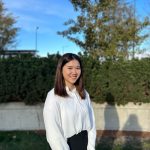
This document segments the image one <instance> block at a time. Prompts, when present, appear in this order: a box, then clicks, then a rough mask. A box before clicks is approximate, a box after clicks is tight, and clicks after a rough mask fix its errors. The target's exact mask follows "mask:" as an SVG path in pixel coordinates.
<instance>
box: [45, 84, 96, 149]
mask: <svg viewBox="0 0 150 150" xmlns="http://www.w3.org/2000/svg"><path fill="white" fill-rule="evenodd" d="M66 91H67V93H68V95H69V96H68V97H61V96H58V95H55V94H54V89H52V90H51V91H50V92H49V93H48V95H47V98H46V101H45V105H44V110H43V116H44V123H45V129H46V137H47V141H48V143H49V144H50V147H51V148H52V150H70V148H69V146H68V144H67V138H69V137H71V136H73V135H75V134H78V133H79V132H81V131H82V130H87V131H88V146H87V150H95V139H96V129H95V119H94V113H93V108H92V105H91V102H90V98H89V94H88V93H87V92H86V98H85V100H81V98H80V96H79V94H78V92H77V91H76V89H73V90H72V91H69V89H68V88H67V87H66Z"/></svg>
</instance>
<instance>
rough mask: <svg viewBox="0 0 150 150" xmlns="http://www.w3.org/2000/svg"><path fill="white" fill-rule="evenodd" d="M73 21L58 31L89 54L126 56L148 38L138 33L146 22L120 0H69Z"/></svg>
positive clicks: (148, 23)
mask: <svg viewBox="0 0 150 150" xmlns="http://www.w3.org/2000/svg"><path fill="white" fill-rule="evenodd" d="M70 1H71V3H72V5H73V7H74V9H75V11H77V12H79V15H78V16H77V18H76V20H73V19H70V20H68V21H67V22H65V25H66V26H69V27H68V29H66V30H64V31H59V32H58V34H59V35H62V36H64V37H66V38H68V39H69V40H71V41H72V42H74V43H76V44H77V45H78V46H80V47H81V48H82V49H83V51H84V52H86V53H88V54H90V55H92V56H93V57H100V56H103V57H109V58H116V57H120V56H121V57H122V56H123V57H128V55H129V53H130V52H131V51H133V50H134V51H135V48H136V49H138V45H139V44H140V43H141V42H143V40H144V39H145V38H147V37H148V33H146V34H143V35H142V34H140V33H141V32H142V31H143V29H145V28H146V27H147V26H149V25H150V22H149V20H148V19H147V18H144V20H143V21H140V20H138V18H137V17H136V16H135V12H134V8H133V6H132V5H131V4H127V3H125V2H124V0H78V1H76V0H70Z"/></svg>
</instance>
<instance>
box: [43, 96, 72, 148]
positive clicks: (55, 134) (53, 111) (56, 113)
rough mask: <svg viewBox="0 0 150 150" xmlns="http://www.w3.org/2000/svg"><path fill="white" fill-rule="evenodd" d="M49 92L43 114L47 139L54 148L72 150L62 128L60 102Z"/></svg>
mask: <svg viewBox="0 0 150 150" xmlns="http://www.w3.org/2000/svg"><path fill="white" fill-rule="evenodd" d="M51 98H55V97H53V96H52V95H51V96H50V94H48V96H47V98H46V102H45V105H44V110H43V116H44V123H45V129H46V137H47V141H48V143H49V145H50V147H51V149H52V150H70V148H69V146H68V144H67V141H66V139H65V138H64V135H63V130H62V128H61V116H60V110H59V107H58V104H57V103H56V101H55V99H54V100H51Z"/></svg>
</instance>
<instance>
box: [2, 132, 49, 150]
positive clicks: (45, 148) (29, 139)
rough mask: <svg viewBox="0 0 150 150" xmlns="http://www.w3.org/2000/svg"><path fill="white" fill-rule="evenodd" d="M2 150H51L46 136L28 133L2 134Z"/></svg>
mask: <svg viewBox="0 0 150 150" xmlns="http://www.w3.org/2000/svg"><path fill="white" fill-rule="evenodd" d="M0 150H50V148H49V145H48V143H47V141H46V138H45V135H41V134H37V133H35V132H31V131H30V132H29V131H28V132H27V131H21V132H20V131H13V132H0Z"/></svg>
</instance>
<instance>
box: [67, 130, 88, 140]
mask: <svg viewBox="0 0 150 150" xmlns="http://www.w3.org/2000/svg"><path fill="white" fill-rule="evenodd" d="M77 136H87V130H82V131H81V132H79V133H78V134H75V135H73V136H71V137H69V138H67V139H70V138H73V137H77Z"/></svg>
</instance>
